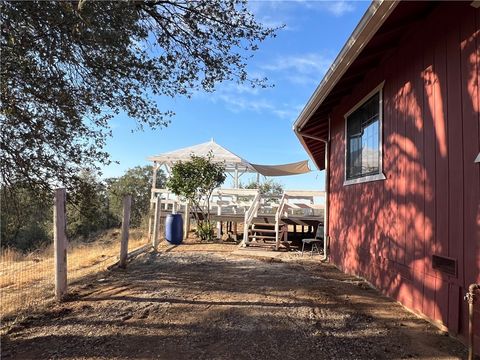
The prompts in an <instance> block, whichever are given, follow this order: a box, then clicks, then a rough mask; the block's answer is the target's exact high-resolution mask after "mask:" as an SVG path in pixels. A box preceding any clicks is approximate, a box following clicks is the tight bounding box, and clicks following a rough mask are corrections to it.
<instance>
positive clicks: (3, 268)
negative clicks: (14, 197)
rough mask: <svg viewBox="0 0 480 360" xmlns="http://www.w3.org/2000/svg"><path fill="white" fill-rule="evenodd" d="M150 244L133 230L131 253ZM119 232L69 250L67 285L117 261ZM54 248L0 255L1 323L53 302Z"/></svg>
mask: <svg viewBox="0 0 480 360" xmlns="http://www.w3.org/2000/svg"><path fill="white" fill-rule="evenodd" d="M146 242H147V240H146V238H145V237H144V236H143V233H142V231H141V230H136V229H132V230H131V231H130V240H129V246H128V250H129V251H132V250H133V249H135V248H138V247H140V246H142V245H145V244H146ZM119 249H120V231H119V230H109V231H107V232H104V233H103V234H101V235H100V236H98V237H97V238H96V239H94V241H91V242H88V243H82V242H72V243H71V244H70V245H69V248H68V259H67V269H68V275H67V277H68V282H69V283H72V282H75V281H77V280H79V279H81V278H82V277H84V276H86V275H90V274H92V273H95V272H99V271H102V270H104V269H105V268H106V267H107V266H108V265H111V264H112V263H114V262H115V261H116V260H117V259H118V255H119ZM53 293H54V260H53V245H51V246H47V247H45V248H43V249H41V250H36V251H35V252H32V253H30V254H22V253H21V252H19V251H16V250H14V249H11V248H6V249H1V251H0V319H7V318H12V317H15V316H16V315H19V314H22V313H24V312H26V311H28V310H30V309H32V308H36V307H39V306H41V305H45V304H47V303H48V302H50V301H52V300H53Z"/></svg>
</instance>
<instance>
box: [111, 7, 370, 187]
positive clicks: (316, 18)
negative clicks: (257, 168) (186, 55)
mask: <svg viewBox="0 0 480 360" xmlns="http://www.w3.org/2000/svg"><path fill="white" fill-rule="evenodd" d="M369 4H370V2H367V1H355V2H349V1H335V2H334V1H299V0H297V1H250V2H249V5H248V6H249V8H250V9H251V10H252V12H253V13H254V14H255V15H256V16H257V19H258V20H260V21H261V22H262V23H264V24H266V25H273V26H275V25H280V24H285V28H284V29H283V30H280V31H279V32H278V34H277V37H276V38H273V39H268V40H267V41H265V42H264V43H262V44H260V49H259V50H258V51H257V52H255V55H254V57H253V58H252V59H250V62H249V67H248V68H249V71H250V73H251V74H252V75H254V76H255V75H257V76H262V77H263V76H266V77H267V78H268V79H269V82H270V83H271V84H273V85H274V87H272V88H267V89H256V88H255V89H252V88H249V87H248V86H246V85H237V84H235V83H223V84H220V85H219V86H218V88H217V90H216V91H215V92H214V93H196V94H195V95H194V96H193V97H192V98H190V99H187V98H184V97H178V98H176V99H159V101H160V108H161V109H162V110H173V111H174V112H175V114H176V115H175V116H174V117H173V118H172V122H171V124H170V125H169V126H168V127H166V128H163V129H158V130H149V129H145V131H143V132H133V133H132V131H131V130H132V129H134V128H135V123H134V121H133V120H132V119H128V118H127V117H126V116H124V115H120V116H118V117H117V118H115V119H113V120H112V123H111V125H112V130H113V137H112V138H110V139H109V141H108V143H107V148H106V150H107V151H108V152H109V153H110V154H111V157H112V160H116V161H119V162H120V164H114V165H111V166H109V167H106V168H105V169H104V171H103V173H104V177H111V176H120V175H122V174H123V173H124V171H125V170H126V169H128V168H131V167H134V166H137V165H146V164H149V163H148V161H147V160H146V158H147V157H148V156H150V155H155V154H161V153H163V152H166V151H171V150H175V149H179V148H182V147H187V146H191V145H195V144H199V143H202V142H206V141H208V140H210V139H211V138H214V139H215V141H216V142H217V143H218V144H220V145H222V146H224V147H225V148H227V149H229V150H230V151H232V152H234V153H235V154H237V155H239V156H241V157H243V158H244V159H246V160H248V161H250V162H252V163H256V164H282V163H289V162H294V161H300V160H305V159H307V158H308V155H307V153H306V152H305V150H304V149H303V147H302V146H301V144H300V143H299V141H298V139H297V138H296V136H295V134H294V133H293V131H292V125H293V122H294V121H295V120H296V118H297V116H298V114H299V113H300V111H301V110H302V108H303V106H304V105H305V104H306V102H307V101H308V99H309V98H310V96H311V94H312V93H313V91H314V90H315V88H316V87H317V85H318V84H319V82H320V80H321V79H322V77H323V75H324V74H325V72H326V71H327V70H328V68H329V67H330V65H331V63H332V61H333V60H334V59H335V56H336V55H337V53H338V52H339V51H340V49H341V48H342V46H343V44H344V43H345V41H346V40H347V39H348V37H349V36H350V34H351V32H352V31H353V29H354V28H355V26H356V25H357V23H358V21H359V20H360V18H361V17H362V15H363V13H364V12H365V10H366V9H367V7H368V5H369ZM310 165H311V167H312V169H314V171H313V172H312V173H310V174H305V175H296V176H287V177H281V178H276V179H275V180H276V181H279V182H280V183H282V184H283V185H284V187H285V188H287V189H320V190H323V181H324V180H323V179H324V178H323V172H319V171H317V170H316V169H315V167H314V165H313V163H310ZM229 181H230V180H227V183H226V185H230V184H229ZM242 182H244V183H245V182H248V178H243V177H242Z"/></svg>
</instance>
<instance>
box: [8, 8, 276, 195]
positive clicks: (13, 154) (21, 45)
mask: <svg viewBox="0 0 480 360" xmlns="http://www.w3.org/2000/svg"><path fill="white" fill-rule="evenodd" d="M0 7H1V8H0V23H1V38H0V46H1V64H0V65H1V67H0V87H1V105H0V122H1V131H0V142H1V150H2V156H1V157H0V159H1V160H0V176H1V178H0V179H1V182H2V184H4V185H5V184H7V185H8V184H14V183H16V182H18V181H21V182H22V184H28V185H29V186H31V187H33V188H35V187H36V188H39V187H42V188H44V189H48V188H50V187H51V186H52V185H54V184H58V183H61V184H63V185H66V186H69V185H72V184H74V183H75V180H76V179H78V174H79V172H80V169H87V171H96V170H97V171H98V170H100V169H101V167H102V166H103V165H105V164H108V163H109V162H110V159H109V155H108V154H107V152H106V151H105V149H104V145H105V141H106V139H107V137H108V136H109V135H110V133H111V130H110V127H109V120H110V119H111V118H112V117H113V116H115V115H116V114H119V113H124V114H126V115H128V116H129V117H131V118H134V119H135V120H136V124H137V126H136V127H137V128H140V129H141V128H143V127H144V126H149V127H152V128H155V127H161V126H164V125H167V124H168V122H169V121H170V116H171V115H172V112H171V109H162V108H160V107H159V105H158V103H157V101H156V97H158V96H163V97H175V96H177V95H185V96H189V95H191V94H192V92H193V91H198V90H204V91H213V90H214V89H215V86H216V84H218V83H219V82H223V81H237V82H240V83H245V82H246V83H248V84H250V85H251V86H265V79H258V78H250V77H249V76H248V74H247V60H248V58H249V57H250V56H251V55H252V53H253V51H255V50H256V49H257V47H258V45H259V43H260V42H261V41H263V40H265V39H266V38H267V37H270V36H274V34H275V30H276V29H273V28H268V27H265V26H263V25H262V24H261V23H259V22H258V21H257V20H256V19H255V17H254V15H253V14H252V13H251V12H249V10H248V8H247V4H246V1H242V0H197V1H190V0H165V1H164V0H158V1H156V0H153V1H138V0H123V1H93V0H79V1H2V2H1V3H0Z"/></svg>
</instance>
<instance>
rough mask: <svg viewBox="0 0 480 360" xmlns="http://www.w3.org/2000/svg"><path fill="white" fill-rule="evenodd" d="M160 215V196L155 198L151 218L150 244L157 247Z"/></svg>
mask: <svg viewBox="0 0 480 360" xmlns="http://www.w3.org/2000/svg"><path fill="white" fill-rule="evenodd" d="M161 215H162V201H161V199H160V196H157V197H156V199H155V216H154V218H153V231H152V246H153V248H154V249H157V246H158V237H159V235H160V219H161Z"/></svg>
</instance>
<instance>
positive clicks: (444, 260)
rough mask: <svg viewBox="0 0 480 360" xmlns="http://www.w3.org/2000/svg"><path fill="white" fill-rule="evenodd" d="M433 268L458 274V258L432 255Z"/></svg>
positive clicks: (454, 274) (446, 272) (450, 273)
mask: <svg viewBox="0 0 480 360" xmlns="http://www.w3.org/2000/svg"><path fill="white" fill-rule="evenodd" d="M432 268H434V269H435V270H438V271H441V272H443V273H445V274H448V275H452V276H457V260H455V259H452V258H448V257H445V256H440V255H432Z"/></svg>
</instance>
